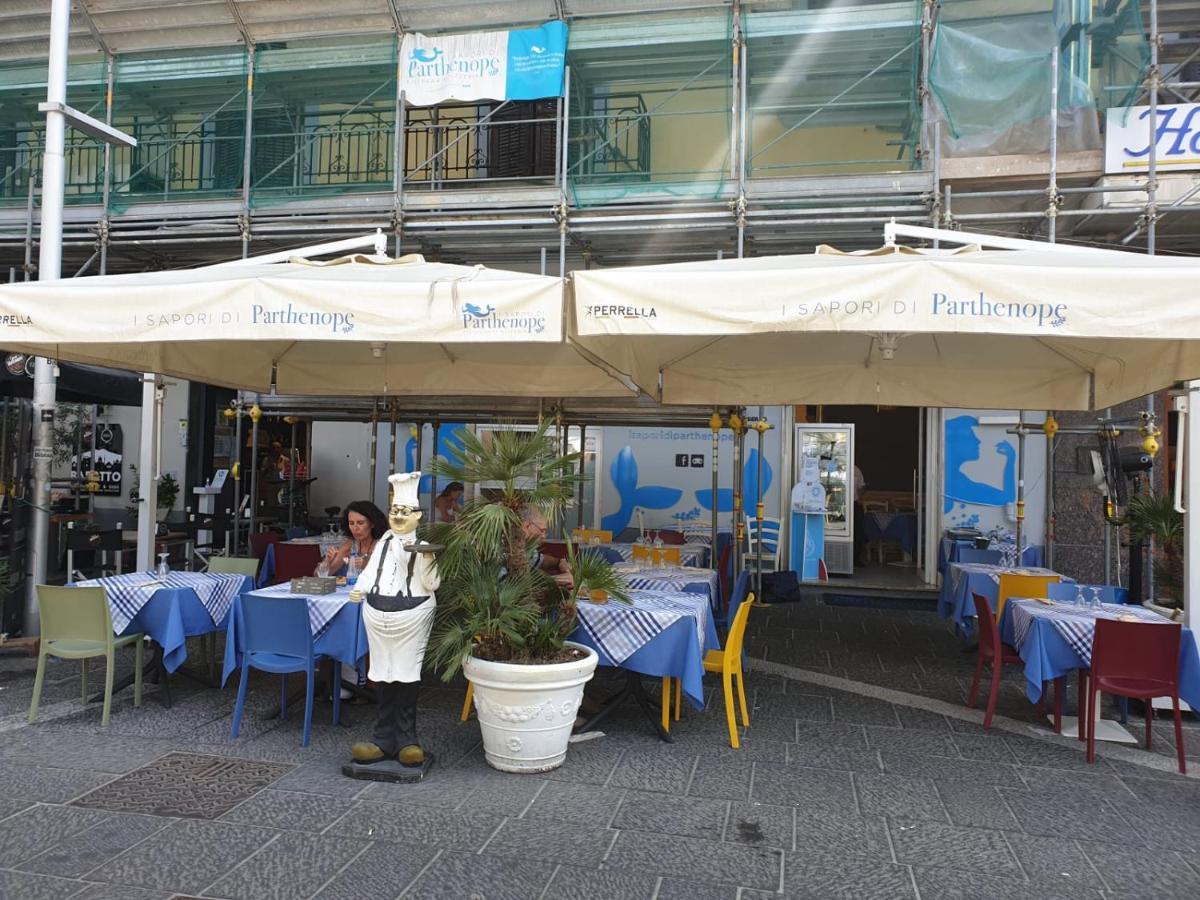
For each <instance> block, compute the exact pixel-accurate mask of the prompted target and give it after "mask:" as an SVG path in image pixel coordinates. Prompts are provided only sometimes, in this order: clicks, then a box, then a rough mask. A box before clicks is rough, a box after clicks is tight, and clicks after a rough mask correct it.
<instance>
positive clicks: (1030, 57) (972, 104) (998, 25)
mask: <svg viewBox="0 0 1200 900" xmlns="http://www.w3.org/2000/svg"><path fill="white" fill-rule="evenodd" d="M996 6H997V7H998V8H993V7H989V8H988V11H987V15H980V8H981V7H980V6H979V4H977V3H972V2H970V0H947V2H945V3H944V4H943V6H942V9H941V12H940V14H939V19H938V25H937V30H936V33H935V37H934V43H933V52H932V56H931V59H930V69H929V86H930V90H931V92H932V95H933V97H934V98H935V100H936V105H935V109H934V110H933V116H932V118H933V119H934V120H935V121H941V122H943V123H944V126H945V127H944V128H943V132H944V133H943V140H944V143H945V145H946V148H947V149H948V150H949V152H951V153H955V152H957V153H969V154H972V155H974V154H986V153H1033V152H1042V151H1045V150H1046V149H1047V148H1048V146H1049V142H1050V136H1049V115H1050V106H1051V93H1052V92H1051V72H1052V56H1051V54H1052V53H1054V52H1055V50H1056V48H1057V52H1058V54H1059V67H1058V111H1059V129H1060V133H1059V146H1060V148H1061V149H1094V148H1096V147H1099V146H1100V137H1099V123H1098V116H1097V109H1103V108H1107V107H1109V106H1123V105H1127V104H1128V103H1130V102H1132V100H1133V98H1134V97H1135V96H1136V94H1137V92H1138V90H1139V89H1140V84H1141V81H1142V78H1143V77H1144V69H1145V66H1146V64H1147V62H1148V60H1149V50H1148V47H1147V43H1146V38H1145V34H1144V32H1143V30H1142V19H1141V12H1140V8H1139V4H1138V2H1137V0H1115V2H1114V0H1094V2H1093V0H1054V2H1051V0H1046V2H1044V3H1041V4H1035V5H1034V9H1033V10H1032V11H1029V7H1028V6H1025V7H1024V9H1025V10H1026V11H1024V12H1023V13H1021V14H1008V15H1006V14H1005V11H1004V5H1003V4H997V5H996Z"/></svg>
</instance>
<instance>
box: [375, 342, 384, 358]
mask: <svg viewBox="0 0 1200 900" xmlns="http://www.w3.org/2000/svg"><path fill="white" fill-rule="evenodd" d="M386 349H387V344H383V343H380V342H379V341H372V342H371V356H373V357H374V358H375V359H382V358H383V351H384V350H386Z"/></svg>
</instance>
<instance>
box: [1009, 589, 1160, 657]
mask: <svg viewBox="0 0 1200 900" xmlns="http://www.w3.org/2000/svg"><path fill="white" fill-rule="evenodd" d="M1010 602H1011V603H1012V604H1013V609H1012V613H1011V615H1012V626H1013V637H1014V639H1015V641H1016V646H1017V647H1018V648H1019V647H1021V646H1022V645H1023V644H1024V643H1025V640H1026V638H1028V636H1029V630H1030V628H1032V627H1033V623H1034V622H1035V621H1036V620H1038V619H1040V620H1042V621H1045V622H1049V623H1050V624H1051V625H1053V626H1054V630H1055V631H1057V632H1058V633H1059V634H1060V635H1062V637H1063V640H1065V641H1066V642H1067V643H1068V644H1070V645H1071V649H1072V650H1074V651H1075V653H1077V654H1078V655H1079V658H1080V659H1081V660H1083V662H1084V664H1085V665H1088V666H1090V665H1091V664H1092V640H1093V639H1094V638H1095V636H1096V620H1097V619H1113V620H1120V619H1121V618H1122V617H1123V616H1132V617H1134V618H1136V619H1137V620H1138V621H1140V622H1150V623H1152V624H1159V625H1162V624H1166V625H1169V624H1171V623H1170V622H1169V621H1168V620H1167V619H1164V618H1163V617H1162V616H1160V615H1158V614H1157V613H1154V612H1151V611H1150V610H1148V609H1144V608H1142V607H1140V606H1124V605H1117V604H1113V603H1109V604H1102V605H1101V608H1100V609H1096V608H1094V607H1090V606H1076V605H1075V604H1073V603H1063V602H1060V601H1055V602H1053V603H1051V604H1047V603H1040V602H1038V601H1036V600H1012V601H1010Z"/></svg>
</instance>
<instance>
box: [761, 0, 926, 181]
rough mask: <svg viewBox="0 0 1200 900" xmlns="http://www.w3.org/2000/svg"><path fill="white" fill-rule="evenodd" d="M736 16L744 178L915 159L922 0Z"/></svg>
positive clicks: (875, 168)
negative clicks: (742, 79)
mask: <svg viewBox="0 0 1200 900" xmlns="http://www.w3.org/2000/svg"><path fill="white" fill-rule="evenodd" d="M773 6H774V5H771V7H767V8H765V9H763V10H762V11H759V12H756V11H755V7H754V6H753V5H752V6H750V7H749V9H750V12H749V13H748V14H746V15H745V16H744V17H743V22H744V29H745V35H746V43H747V66H748V69H749V82H748V98H747V106H748V108H749V109H748V116H749V127H748V129H747V149H746V169H747V175H748V176H751V177H756V176H757V177H779V176H797V175H832V174H854V173H869V172H884V171H895V170H903V169H912V168H915V167H917V166H918V165H919V157H918V154H917V152H916V151H917V148H918V143H919V134H920V122H921V116H920V103H919V100H918V96H919V95H918V74H919V65H920V58H921V3H920V0H907V2H894V3H880V4H868V5H858V4H844V5H843V4H833V5H830V6H827V7H824V8H817V9H784V10H779V9H775V8H773Z"/></svg>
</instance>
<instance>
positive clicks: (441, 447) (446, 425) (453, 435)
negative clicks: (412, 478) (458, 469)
mask: <svg viewBox="0 0 1200 900" xmlns="http://www.w3.org/2000/svg"><path fill="white" fill-rule="evenodd" d="M465 428H466V426H465V425H463V424H461V423H451V422H443V423H442V424H441V427H440V428H438V446H437V452H438V456H453V453H454V451H455V450H456V449H457V448H459V447H461V446H462V439H461V438H460V437H459V435H460V433H461V432H462V431H463V429H465ZM421 455H422V456H423V457H424V459H425V460H426V461H428V460H429V459H430V453H429V447H428V446H425V447H422V448H421ZM416 469H417V438H416V436H415V435H412V434H410V435H409V438H408V442H407V443H406V444H405V445H404V471H405V472H415V471H416ZM443 481H444V480H443ZM432 482H433V477H432V476H430V475H422V476H421V484H420V486H419V487H418V489H417V490H418V491H419V492H420V493H428V492H429V487H430V484H432ZM442 486H443V487H445V484H444V483H443V485H442Z"/></svg>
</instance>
